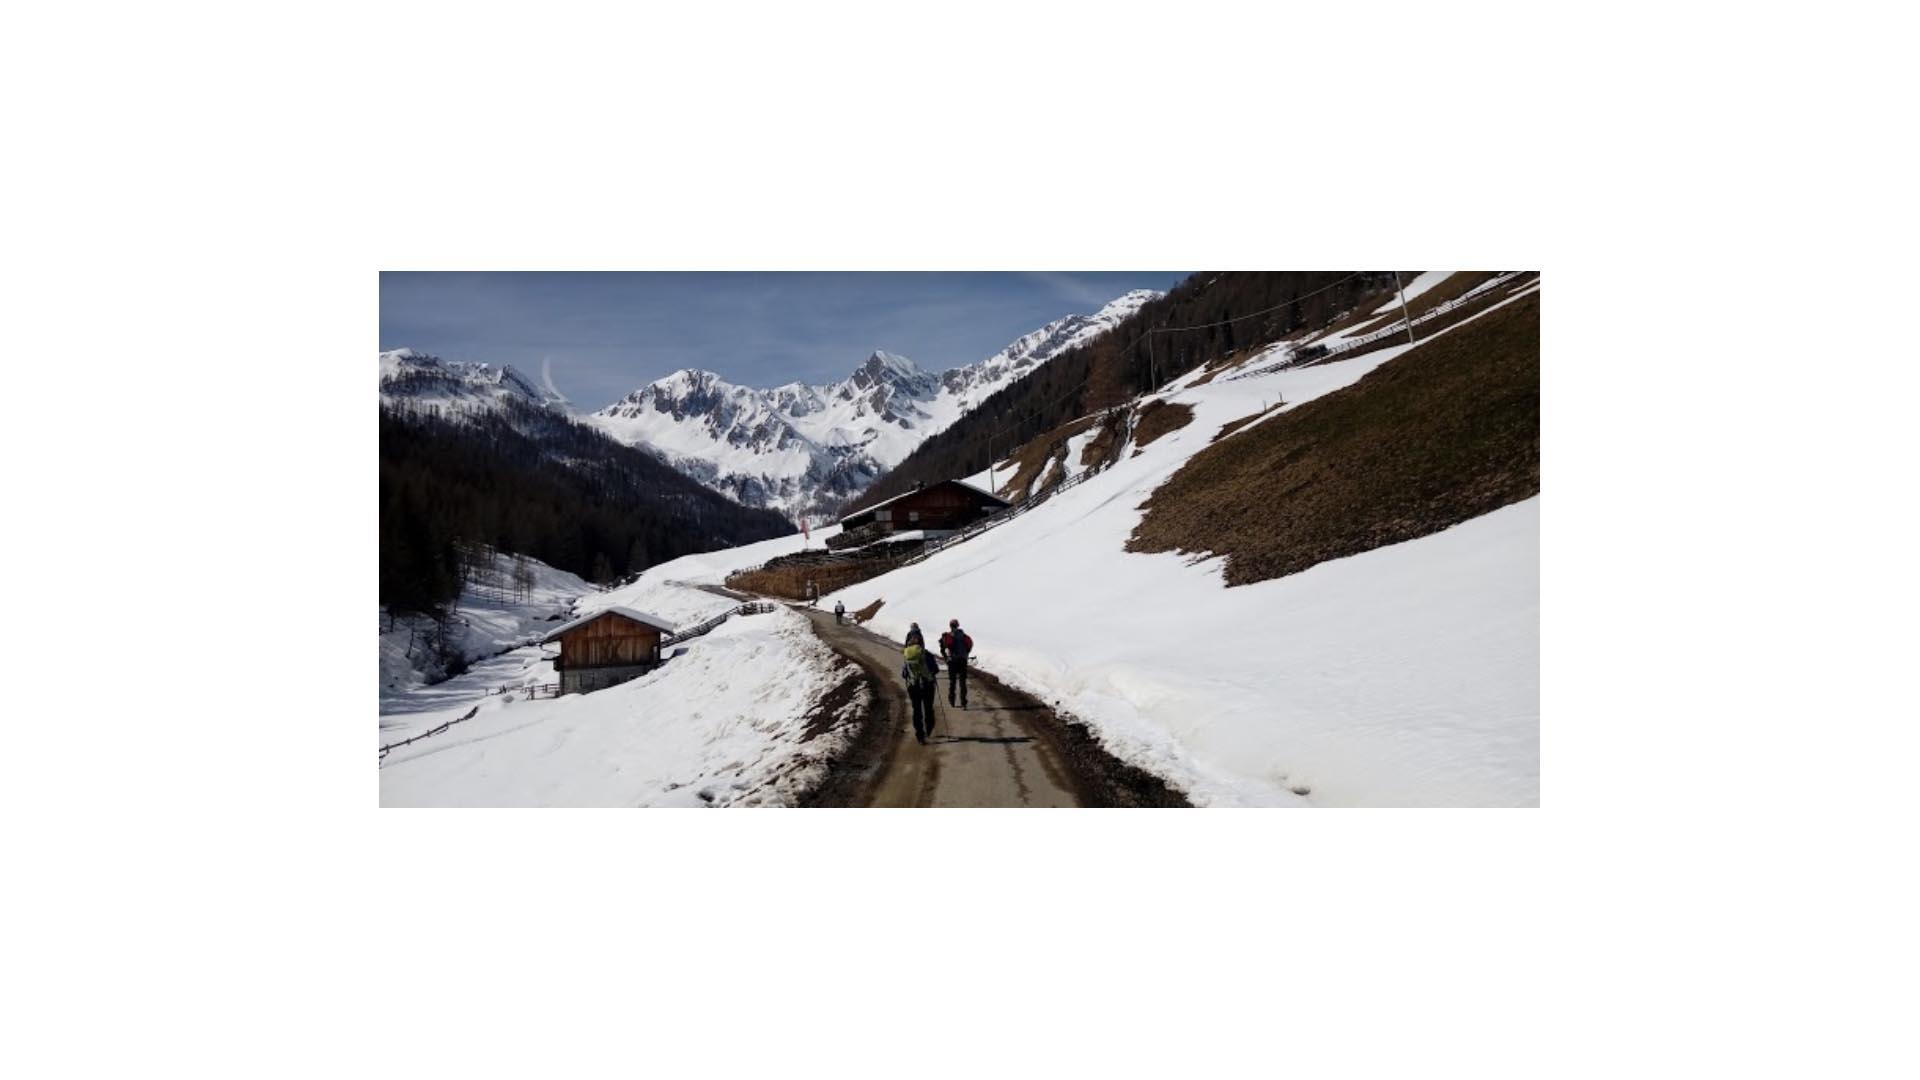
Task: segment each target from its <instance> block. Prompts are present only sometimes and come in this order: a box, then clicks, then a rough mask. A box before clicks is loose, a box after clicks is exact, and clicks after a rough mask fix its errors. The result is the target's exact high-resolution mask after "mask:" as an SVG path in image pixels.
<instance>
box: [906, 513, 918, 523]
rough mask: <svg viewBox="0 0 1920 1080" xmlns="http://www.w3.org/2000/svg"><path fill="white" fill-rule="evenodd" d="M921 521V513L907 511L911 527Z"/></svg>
mask: <svg viewBox="0 0 1920 1080" xmlns="http://www.w3.org/2000/svg"><path fill="white" fill-rule="evenodd" d="M919 520H920V511H918V510H909V511H907V524H909V525H911V524H913V523H914V522H916V521H919Z"/></svg>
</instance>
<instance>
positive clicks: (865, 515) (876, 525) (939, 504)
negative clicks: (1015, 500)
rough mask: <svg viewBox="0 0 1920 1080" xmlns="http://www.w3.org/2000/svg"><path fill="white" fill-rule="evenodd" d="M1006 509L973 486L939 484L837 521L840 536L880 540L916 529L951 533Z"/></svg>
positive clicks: (1003, 502) (950, 482) (953, 482)
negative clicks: (870, 537) (874, 537)
mask: <svg viewBox="0 0 1920 1080" xmlns="http://www.w3.org/2000/svg"><path fill="white" fill-rule="evenodd" d="M1009 505H1011V504H1010V503H1008V502H1007V501H1006V500H1005V499H1001V498H998V497H996V496H994V495H992V494H991V493H989V492H985V491H982V490H980V489H979V488H977V487H974V486H973V485H972V484H965V483H961V482H960V481H958V480H942V481H940V482H939V483H937V484H931V485H927V486H924V487H916V488H914V489H913V490H912V491H909V492H907V493H906V494H905V495H895V496H894V497H893V498H891V499H888V500H886V501H885V502H877V503H874V504H873V505H872V506H869V507H867V508H866V509H864V510H861V511H859V512H857V513H852V514H848V515H847V516H846V517H843V518H841V519H840V527H841V535H843V536H844V535H846V534H848V533H854V532H860V533H862V534H863V535H874V536H882V535H885V534H887V533H897V532H907V531H910V530H916V529H924V530H928V531H932V532H951V531H953V530H955V529H964V528H966V527H967V526H968V525H971V524H973V523H974V522H976V521H979V520H980V519H981V518H983V517H986V516H987V515H988V514H992V513H995V512H997V511H1000V510H1005V509H1006V508H1007V507H1008V506H1009Z"/></svg>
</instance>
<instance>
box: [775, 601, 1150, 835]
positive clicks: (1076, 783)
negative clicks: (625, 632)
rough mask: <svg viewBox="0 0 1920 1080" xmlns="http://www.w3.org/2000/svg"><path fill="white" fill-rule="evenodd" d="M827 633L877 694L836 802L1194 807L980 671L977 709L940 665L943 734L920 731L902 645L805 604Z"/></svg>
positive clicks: (833, 792) (974, 689)
mask: <svg viewBox="0 0 1920 1080" xmlns="http://www.w3.org/2000/svg"><path fill="white" fill-rule="evenodd" d="M796 610H798V611H800V612H802V613H803V614H805V615H806V616H807V617H808V618H809V619H811V620H812V622H813V626H814V631H815V632H816V633H818V634H819V635H820V638H821V640H822V641H825V642H826V643H827V644H828V645H830V646H832V647H833V649H834V650H836V651H837V652H839V653H840V654H841V655H843V656H845V657H847V658H848V659H850V660H852V661H854V662H855V663H857V664H859V665H860V667H861V668H862V669H863V670H865V671H866V673H867V676H868V679H869V686H871V687H872V688H873V689H874V690H875V693H876V695H877V702H876V706H875V713H874V716H873V717H872V718H871V719H870V721H869V728H870V730H869V732H868V735H867V737H866V738H865V739H863V740H862V741H863V743H864V744H865V746H864V747H863V749H862V750H861V751H860V752H858V753H856V754H855V755H854V760H852V761H850V762H849V763H847V765H846V768H845V775H842V776H839V777H837V778H836V779H835V780H834V781H830V782H829V785H828V786H829V789H830V791H829V794H828V797H827V798H826V799H824V800H823V801H824V802H825V803H827V804H829V805H833V804H838V805H855V806H1185V805H1187V803H1186V800H1185V799H1184V798H1182V797H1181V796H1180V795H1179V793H1178V792H1174V791H1171V790H1170V789H1168V788H1167V787H1166V785H1165V784H1163V783H1161V782H1160V781H1159V780H1158V779H1157V778H1155V777H1152V776H1149V775H1148V774H1146V773H1143V772H1141V771H1140V770H1138V769H1134V768H1131V767H1129V766H1126V765H1122V764H1120V763H1119V762H1117V761H1115V760H1114V759H1113V758H1112V757H1111V756H1110V755H1108V754H1106V752H1105V751H1103V750H1100V749H1099V748H1098V746H1097V745H1096V744H1095V743H1094V742H1093V740H1092V738H1091V737H1090V736H1089V735H1088V734H1087V733H1086V732H1085V731H1084V729H1070V728H1069V727H1068V725H1065V724H1063V723H1061V721H1060V720H1059V718H1058V717H1056V716H1054V714H1053V712H1052V711H1051V710H1050V709H1048V708H1047V706H1046V705H1045V704H1044V703H1042V702H1039V701H1036V700H1035V699H1033V698H1032V697H1030V696H1028V695H1026V694H1023V693H1020V692H1019V691H1017V690H1013V689H1011V688H1009V687H1007V686H1006V685H1004V684H1002V683H1001V682H1000V681H999V680H997V679H994V678H993V677H992V676H990V675H985V674H984V673H981V672H978V671H975V672H973V673H972V675H973V677H972V678H971V679H969V680H968V682H969V688H970V693H969V695H968V697H969V706H970V707H969V708H967V709H965V710H962V709H960V708H959V707H958V706H948V704H947V673H946V671H945V670H944V665H943V670H942V671H941V673H940V692H939V694H938V696H937V699H936V700H937V702H938V713H937V716H936V719H935V722H934V729H933V738H932V739H931V740H929V741H928V743H927V745H925V746H921V745H919V744H918V743H916V742H915V741H914V738H913V721H912V716H913V710H912V707H911V706H910V705H909V704H908V702H907V694H906V689H905V687H904V686H903V685H902V683H901V679H900V664H901V658H900V646H899V645H898V644H896V643H894V642H892V641H889V640H887V639H885V638H882V637H880V636H878V635H876V634H873V633H871V632H869V631H867V630H864V629H861V628H860V627H857V626H854V625H853V620H852V617H851V616H849V617H848V619H847V623H846V625H839V626H837V625H835V624H834V621H833V613H832V612H831V611H816V610H813V609H811V608H806V607H799V608H796Z"/></svg>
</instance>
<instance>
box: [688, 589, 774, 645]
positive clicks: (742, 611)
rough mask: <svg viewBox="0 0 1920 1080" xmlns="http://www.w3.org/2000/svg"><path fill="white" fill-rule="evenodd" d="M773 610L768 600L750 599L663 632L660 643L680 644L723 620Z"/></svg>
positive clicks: (709, 629)
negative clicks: (686, 624) (699, 620)
mask: <svg viewBox="0 0 1920 1080" xmlns="http://www.w3.org/2000/svg"><path fill="white" fill-rule="evenodd" d="M772 610H773V604H772V603H770V602H768V601H765V600H749V601H747V602H746V603H744V604H741V605H740V606H739V607H733V608H728V609H727V610H725V611H723V612H721V613H720V614H718V615H715V616H714V617H712V618H711V619H707V620H706V621H704V622H697V623H694V624H693V625H692V626H689V627H687V628H686V629H684V630H676V631H674V632H673V633H671V634H662V635H661V636H660V644H662V645H678V644H680V643H681V642H683V641H687V640H689V639H691V638H697V637H699V636H700V635H701V634H705V633H707V632H709V631H711V630H712V629H713V628H715V627H717V626H719V625H720V624H721V623H723V622H726V621H727V620H728V619H731V618H733V617H734V616H735V615H764V614H766V613H767V612H769V611H772Z"/></svg>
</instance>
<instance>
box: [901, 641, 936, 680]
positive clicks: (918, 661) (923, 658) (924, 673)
mask: <svg viewBox="0 0 1920 1080" xmlns="http://www.w3.org/2000/svg"><path fill="white" fill-rule="evenodd" d="M905 656H906V660H907V664H906V676H907V678H908V679H909V680H910V681H911V682H912V683H913V684H914V685H915V686H925V685H927V684H928V683H931V682H933V681H934V678H935V677H936V676H938V675H939V674H940V663H939V661H937V660H935V659H934V658H933V654H932V653H930V652H928V651H927V650H925V649H923V648H921V647H920V646H918V645H909V646H907V651H906V653H905Z"/></svg>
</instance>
